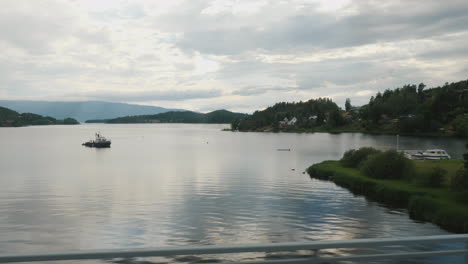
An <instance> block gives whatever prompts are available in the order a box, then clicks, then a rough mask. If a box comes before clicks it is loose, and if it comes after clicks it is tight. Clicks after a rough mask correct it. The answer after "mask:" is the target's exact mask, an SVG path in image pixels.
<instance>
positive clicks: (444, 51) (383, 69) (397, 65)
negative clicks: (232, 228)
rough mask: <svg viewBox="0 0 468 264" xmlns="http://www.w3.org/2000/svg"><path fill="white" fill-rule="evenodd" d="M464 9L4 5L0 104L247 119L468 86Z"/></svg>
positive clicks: (309, 3)
mask: <svg viewBox="0 0 468 264" xmlns="http://www.w3.org/2000/svg"><path fill="white" fill-rule="evenodd" d="M466 43H468V1H466V0H446V1H440V0H404V1H403V0H402V1H399V0H392V1H374V0H206V1H204V0H170V1H167V0H151V1H143V0H134V1H130V0H99V1H96V0H81V1H80V0H63V1H56V0H37V1H30V0H2V1H1V8H0V50H1V55H0V99H3V100H5V99H9V100H24V99H25V100H48V101H84V100H100V101H111V102H126V103H135V104H143V105H157V106H162V107H169V108H181V109H187V110H193V111H201V112H207V111H212V110H216V109H229V110H232V111H239V112H247V113H251V112H252V111H255V110H258V109H263V108H265V107H267V106H271V105H273V104H275V103H276V102H280V101H289V102H292V101H296V102H297V101H306V100H309V99H312V98H318V97H328V98H331V99H332V100H333V101H335V102H336V103H338V104H339V105H344V101H345V99H346V98H350V99H351V103H352V104H353V105H362V104H365V103H367V102H368V100H369V98H370V96H372V95H374V94H375V93H377V92H378V91H384V90H385V89H388V88H396V87H401V86H403V85H405V84H419V83H421V82H423V83H425V84H426V85H428V86H429V87H434V86H439V85H443V84H444V83H445V82H455V81H460V80H465V79H468V45H467V44H466Z"/></svg>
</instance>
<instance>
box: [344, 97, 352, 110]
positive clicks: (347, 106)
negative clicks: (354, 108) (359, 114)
mask: <svg viewBox="0 0 468 264" xmlns="http://www.w3.org/2000/svg"><path fill="white" fill-rule="evenodd" d="M345 109H346V112H349V111H351V99H349V98H346V103H345Z"/></svg>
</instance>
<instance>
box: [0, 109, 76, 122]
mask: <svg viewBox="0 0 468 264" xmlns="http://www.w3.org/2000/svg"><path fill="white" fill-rule="evenodd" d="M75 124H79V122H78V121H76V120H75V119H73V118H65V119H63V120H57V119H55V118H53V117H50V116H41V115H37V114H32V113H23V114H20V113H18V112H16V111H13V110H11V109H8V108H5V107H0V127H21V126H36V125H75Z"/></svg>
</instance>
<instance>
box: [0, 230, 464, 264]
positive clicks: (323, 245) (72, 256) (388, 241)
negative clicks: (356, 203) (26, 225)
mask: <svg viewBox="0 0 468 264" xmlns="http://www.w3.org/2000/svg"><path fill="white" fill-rule="evenodd" d="M459 242H462V243H467V242H468V234H464V235H441V236H420V237H404V238H382V239H352V240H327V241H313V242H304V243H273V244H260V245H258V244H251V245H223V246H186V247H171V248H154V249H118V250H107V251H76V252H65V253H64V252H62V253H46V254H31V255H0V263H17V262H39V261H64V260H99V259H116V258H136V257H173V256H187V255H210V254H232V253H247V252H288V251H298V250H311V251H314V254H311V255H310V256H301V257H300V258H295V259H278V260H262V261H253V262H239V263H244V264H260V263H272V264H281V263H295V264H298V263H323V262H333V261H363V260H379V259H386V260H388V259H401V258H405V259H408V258H417V257H430V256H446V255H459V254H468V247H466V246H465V247H464V249H457V250H436V251H417V252H414V251H410V252H392V253H384V254H367V255H351V256H338V257H322V256H320V255H319V254H317V253H318V251H319V250H322V249H339V248H353V249H354V248H377V247H382V246H409V245H415V244H441V243H444V244H446V243H459ZM467 245H468V244H467Z"/></svg>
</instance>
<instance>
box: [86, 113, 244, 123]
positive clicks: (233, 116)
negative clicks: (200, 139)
mask: <svg viewBox="0 0 468 264" xmlns="http://www.w3.org/2000/svg"><path fill="white" fill-rule="evenodd" d="M247 116H248V115H247V114H242V113H234V112H231V111H227V110H216V111H213V112H209V113H206V114H204V113H197V112H192V111H170V112H166V113H161V114H155V115H137V116H124V117H119V118H114V119H105V120H87V121H86V123H108V124H144V123H190V124H196V123H199V124H201V123H204V124H229V123H231V122H233V120H238V119H242V118H246V117H247Z"/></svg>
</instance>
